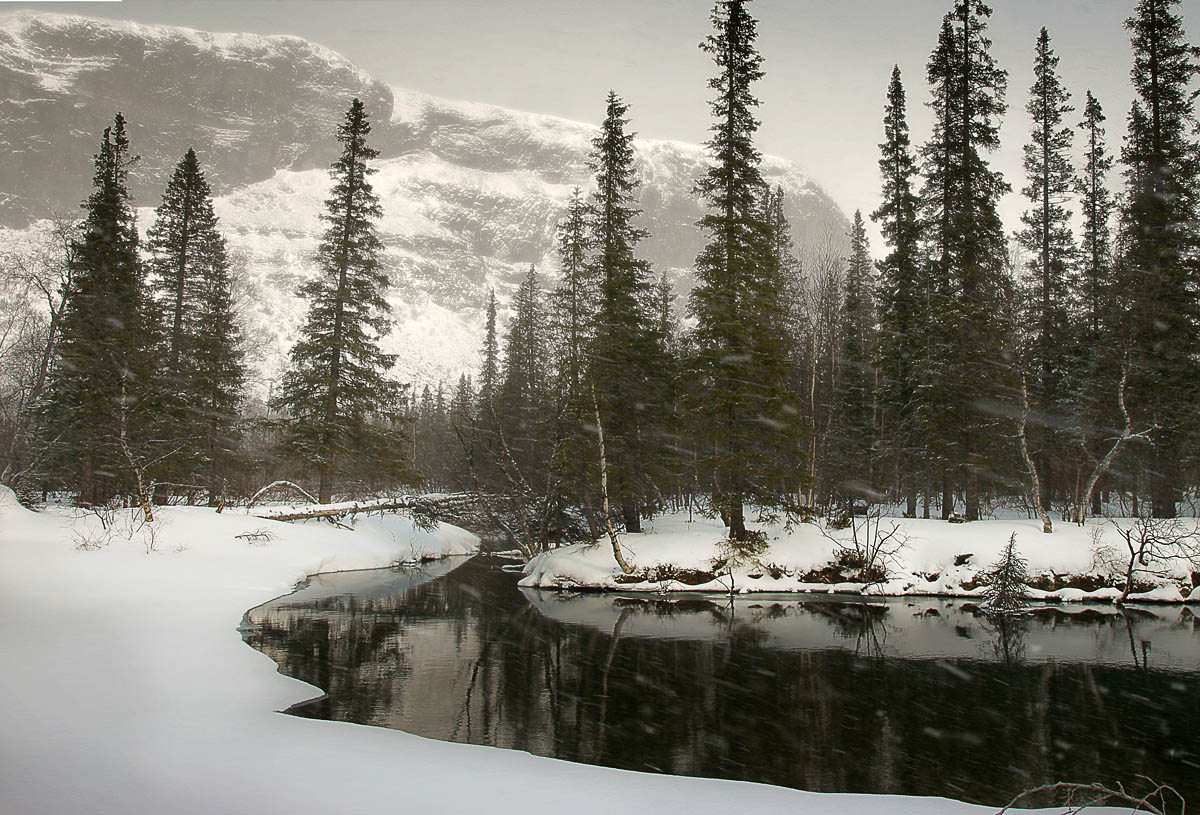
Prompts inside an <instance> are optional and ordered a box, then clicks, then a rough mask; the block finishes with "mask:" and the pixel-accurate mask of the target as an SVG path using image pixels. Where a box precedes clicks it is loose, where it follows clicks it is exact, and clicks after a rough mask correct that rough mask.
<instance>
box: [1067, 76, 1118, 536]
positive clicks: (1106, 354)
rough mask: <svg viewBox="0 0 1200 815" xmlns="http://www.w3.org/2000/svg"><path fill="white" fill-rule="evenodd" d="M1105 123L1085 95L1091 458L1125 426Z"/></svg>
mask: <svg viewBox="0 0 1200 815" xmlns="http://www.w3.org/2000/svg"><path fill="white" fill-rule="evenodd" d="M1104 121H1105V117H1104V111H1103V110H1102V109H1101V107H1100V103H1099V102H1098V101H1097V100H1096V98H1095V97H1094V96H1093V95H1092V92H1091V91H1088V93H1087V101H1086V102H1085V104H1084V108H1083V121H1082V122H1080V123H1079V129H1080V130H1082V131H1083V134H1084V139H1085V143H1086V148H1085V151H1084V164H1083V168H1082V170H1081V172H1080V174H1079V177H1078V178H1077V179H1076V182H1075V193H1076V195H1077V196H1078V198H1079V201H1080V208H1081V210H1082V212H1083V234H1082V241H1081V246H1080V252H1079V256H1078V262H1079V271H1078V277H1079V280H1080V294H1081V299H1082V302H1081V304H1080V306H1081V308H1080V309H1079V311H1080V317H1081V319H1080V325H1079V329H1078V335H1079V347H1080V364H1079V368H1080V371H1081V375H1080V377H1079V382H1078V383H1077V389H1076V403H1077V418H1078V424H1079V430H1078V432H1079V435H1080V437H1081V438H1082V439H1083V442H1084V444H1086V445H1088V448H1089V449H1091V450H1092V451H1093V455H1094V457H1097V458H1099V457H1102V456H1103V451H1101V452H1099V454H1098V455H1096V453H1097V449H1101V448H1102V450H1107V445H1106V444H1105V441H1106V440H1107V439H1109V437H1110V436H1111V433H1110V432H1109V431H1108V430H1107V429H1106V428H1111V427H1120V426H1121V425H1123V424H1124V421H1125V419H1124V417H1123V416H1122V415H1121V414H1120V412H1119V409H1118V407H1119V401H1118V393H1117V392H1118V390H1119V389H1120V387H1121V386H1120V380H1121V370H1122V368H1123V367H1124V365H1125V360H1124V352H1123V349H1122V341H1121V330H1120V319H1119V318H1120V314H1119V312H1118V310H1117V307H1116V299H1115V298H1116V296H1117V288H1116V282H1115V279H1114V275H1115V271H1116V270H1115V264H1114V262H1113V246H1112V230H1111V221H1112V214H1113V212H1114V210H1115V204H1114V202H1113V197H1112V193H1111V192H1110V191H1109V189H1108V174H1109V172H1110V171H1111V170H1112V166H1113V159H1112V157H1111V156H1110V155H1109V153H1108V148H1107V145H1106V143H1105V138H1104V135H1105V129H1104ZM1092 494H1093V502H1094V503H1093V506H1092V510H1093V513H1094V514H1099V513H1100V491H1099V490H1096V491H1094V492H1093V493H1092Z"/></svg>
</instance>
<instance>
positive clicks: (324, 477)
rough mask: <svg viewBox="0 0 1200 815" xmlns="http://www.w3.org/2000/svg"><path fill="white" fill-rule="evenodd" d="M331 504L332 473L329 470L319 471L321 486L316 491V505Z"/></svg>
mask: <svg viewBox="0 0 1200 815" xmlns="http://www.w3.org/2000/svg"><path fill="white" fill-rule="evenodd" d="M332 502H333V473H331V472H329V470H321V484H320V487H319V489H318V490H317V503H319V504H329V503H332Z"/></svg>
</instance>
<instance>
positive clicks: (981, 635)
mask: <svg viewBox="0 0 1200 815" xmlns="http://www.w3.org/2000/svg"><path fill="white" fill-rule="evenodd" d="M516 580H517V578H516V576H515V575H513V574H511V573H508V572H504V571H502V570H500V568H499V565H498V562H497V561H488V560H486V559H484V558H475V559H472V560H468V561H467V562H465V563H464V562H463V561H462V560H461V559H460V560H456V561H445V562H442V563H437V564H432V565H431V566H429V567H427V568H425V569H424V570H423V571H415V572H413V571H409V572H404V571H392V570H380V571H372V572H349V573H342V574H335V575H326V576H321V577H318V578H314V580H313V581H312V583H311V584H310V585H309V586H307V587H306V588H304V589H302V590H301V591H299V592H297V593H296V594H293V595H289V596H287V597H283V598H280V599H278V600H275V601H272V602H271V603H268V604H266V605H264V606H261V607H259V608H257V609H254V610H252V611H251V612H249V613H248V615H247V621H246V629H245V631H244V636H245V638H246V641H247V642H248V643H250V644H251V645H252V646H254V647H255V648H257V649H259V650H261V651H263V652H265V653H266V654H268V655H270V656H271V657H272V658H273V659H274V660H275V661H276V662H278V663H279V666H280V670H281V671H282V672H283V673H285V674H287V675H289V676H294V677H296V678H298V679H302V680H304V681H306V682H309V683H311V684H313V685H316V686H317V687H320V688H322V689H323V690H325V691H326V694H327V695H326V696H324V697H322V698H320V699H317V700H313V701H311V702H307V703H303V704H300V705H297V706H296V707H295V708H293V709H292V711H291V712H293V713H296V714H298V715H302V716H310V717H314V718H326V719H337V720H342V721H350V722H358V723H360V724H371V725H378V726H381V727H392V728H396V729H399V730H405V731H408V732H411V733H417V734H419V735H422V736H428V737H432V738H437V739H443V740H447V741H457V742H469V743H471V744H488V745H494V746H498V747H508V748H515V749H521V750H528V751H529V752H531V753H536V754H539V755H546V756H554V757H557V758H562V759H568V760H571V761H581V762H588V763H593V764H603V765H608V766H612V767H622V768H626V769H632V770H648V771H654V772H666V773H675V774H679V775H700V776H712V777H719V778H733V779H744V780H750V781H761V782H766V783H770V784H780V785H784V786H790V787H798V788H801V789H807V790H819V791H828V792H873V793H904V794H911V795H943V796H947V797H951V798H957V799H960V800H965V801H972V802H977V803H984V804H989V805H995V806H998V805H1002V804H1004V803H1007V802H1008V800H1009V799H1010V798H1011V797H1012V796H1013V795H1015V794H1016V793H1017V792H1019V791H1020V790H1022V789H1025V788H1027V787H1030V786H1034V785H1037V784H1041V783H1046V782H1050V781H1056V780H1071V781H1086V782H1090V781H1104V782H1108V783H1110V784H1113V783H1116V782H1123V783H1125V784H1126V786H1129V785H1134V786H1136V785H1137V784H1138V782H1137V781H1136V779H1135V776H1137V775H1139V774H1141V775H1145V776H1149V777H1151V778H1154V779H1156V780H1158V781H1160V782H1163V783H1168V784H1171V785H1173V786H1175V787H1176V789H1178V790H1179V791H1180V792H1181V793H1183V794H1184V795H1186V796H1188V797H1190V798H1192V800H1193V801H1196V802H1198V803H1200V622H1198V619H1197V618H1196V617H1194V616H1193V614H1192V612H1191V611H1190V610H1188V609H1183V608H1178V607H1161V608H1155V609H1141V610H1128V611H1126V612H1124V613H1117V612H1116V611H1115V610H1114V609H1112V608H1106V607H1099V606H1095V607H1078V606H1076V607H1073V608H1065V607H1064V608H1063V609H1061V610H1046V611H1042V612H1038V613H1036V614H1034V615H1031V616H1030V617H1029V618H1027V619H1026V620H1024V621H1023V622H1021V623H1019V624H1014V625H1011V626H1005V627H1003V628H1001V627H998V626H997V625H995V624H993V623H992V622H990V621H988V620H987V619H986V618H984V617H982V616H981V615H979V614H978V613H977V612H976V611H974V610H973V609H972V607H970V606H969V605H967V606H965V607H964V606H963V605H962V604H957V603H954V602H950V601H938V600H888V601H878V602H872V603H870V604H864V603H858V602H846V601H845V600H839V599H835V598H829V597H820V596H817V595H812V596H799V597H796V596H776V597H774V598H740V599H738V600H737V601H736V602H734V603H733V604H730V603H729V601H728V600H727V598H722V597H708V598H701V597H683V598H664V597H644V596H620V595H612V594H607V595H596V594H588V595H563V594H560V593H551V592H540V591H536V590H522V589H519V588H517V586H516Z"/></svg>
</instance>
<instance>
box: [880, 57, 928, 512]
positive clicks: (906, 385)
mask: <svg viewBox="0 0 1200 815" xmlns="http://www.w3.org/2000/svg"><path fill="white" fill-rule="evenodd" d="M906 104H907V103H906V101H905V94H904V85H903V83H902V81H901V78H900V68H899V66H896V67H894V68H893V69H892V78H891V82H890V83H889V85H888V92H887V103H886V104H885V106H884V116H883V137H884V138H883V142H882V143H881V144H880V145H879V149H880V151H881V156H880V159H879V174H880V176H881V177H882V178H883V196H882V197H883V201H882V203H881V204H880V205H879V208H878V209H877V210H875V212H873V213H871V217H872V218H873V219H874V220H875V221H876V222H878V224H879V229H880V232H881V233H882V234H883V239H884V241H885V242H886V243H887V245H888V248H889V252H888V254H887V256H886V257H885V258H884V259H883V260H882V261H880V262H879V288H878V310H879V349H878V370H879V406H880V432H881V446H880V451H879V452H880V462H881V465H882V466H883V467H885V468H886V469H887V470H888V471H889V473H890V474H891V479H892V481H893V482H894V483H895V484H896V486H897V488H898V491H899V494H901V495H903V496H904V498H905V500H906V502H907V513H908V514H909V515H915V514H916V511H917V489H918V485H919V483H920V480H919V479H920V476H921V458H922V455H921V450H922V436H921V432H920V429H921V418H922V411H921V409H920V405H919V402H918V400H919V399H920V397H921V396H922V394H923V391H922V390H921V389H919V388H918V381H919V371H920V370H921V368H922V365H921V362H922V359H923V355H924V354H925V353H926V351H927V348H926V344H925V342H924V339H923V336H924V334H925V332H926V331H927V330H928V329H929V327H930V322H931V319H932V318H931V315H930V314H929V313H928V307H929V295H930V291H929V290H928V288H927V287H926V285H925V279H924V277H923V275H922V260H921V251H920V244H921V225H920V222H919V220H918V214H919V206H920V203H919V200H918V198H917V195H916V176H917V165H916V158H915V157H914V156H913V153H912V146H911V141H910V139H909V131H908V117H907V113H906Z"/></svg>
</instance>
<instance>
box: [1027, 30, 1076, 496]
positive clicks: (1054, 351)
mask: <svg viewBox="0 0 1200 815" xmlns="http://www.w3.org/2000/svg"><path fill="white" fill-rule="evenodd" d="M1033 75H1034V82H1033V86H1032V87H1030V89H1029V103H1028V104H1027V105H1026V107H1025V109H1026V111H1027V112H1028V113H1029V116H1030V119H1031V121H1032V124H1033V128H1032V130H1031V131H1030V140H1029V141H1028V142H1027V143H1026V144H1025V163H1024V166H1025V177H1026V186H1025V187H1024V188H1023V189H1022V190H1021V192H1022V194H1023V195H1024V196H1025V198H1026V200H1028V202H1029V204H1030V206H1029V208H1028V209H1027V210H1026V211H1025V213H1024V215H1022V217H1021V223H1022V225H1023V227H1024V228H1023V229H1022V230H1021V231H1019V232H1018V233H1017V241H1018V243H1019V244H1020V246H1021V247H1022V248H1023V249H1025V250H1026V251H1027V252H1028V253H1029V258H1028V261H1027V264H1026V269H1025V271H1026V279H1025V286H1024V288H1025V291H1026V296H1025V298H1024V311H1025V320H1024V323H1025V325H1026V326H1027V330H1026V337H1024V338H1023V342H1022V345H1023V346H1024V348H1023V354H1022V356H1023V357H1024V361H1023V367H1024V368H1026V369H1027V370H1026V372H1025V375H1026V379H1027V383H1028V390H1029V398H1030V402H1031V407H1032V408H1033V409H1034V410H1035V411H1038V413H1039V415H1043V416H1055V417H1058V418H1057V419H1056V420H1055V421H1053V422H1049V423H1042V424H1041V426H1038V427H1029V428H1027V430H1026V433H1027V434H1028V436H1029V441H1030V445H1031V446H1032V447H1033V448H1034V449H1033V451H1032V452H1031V455H1032V456H1033V460H1034V461H1035V462H1036V464H1037V468H1038V470H1039V479H1038V480H1039V484H1040V487H1041V489H1042V492H1043V495H1042V503H1043V505H1046V506H1048V505H1049V501H1050V497H1051V495H1050V493H1051V491H1052V490H1054V489H1055V488H1056V487H1062V486H1064V485H1065V484H1066V483H1069V479H1070V477H1071V476H1072V475H1073V473H1070V472H1067V471H1066V465H1067V464H1068V459H1071V458H1074V457H1075V456H1074V451H1075V449H1077V445H1076V439H1075V438H1073V437H1068V435H1066V434H1065V433H1064V432H1063V430H1062V428H1065V427H1066V426H1067V424H1068V422H1067V417H1068V416H1070V415H1071V414H1073V413H1074V401H1075V400H1074V394H1075V391H1076V381H1075V380H1076V377H1077V376H1078V375H1079V365H1078V359H1079V345H1078V341H1077V339H1078V338H1077V337H1076V336H1075V332H1074V329H1073V327H1072V322H1073V320H1072V317H1073V316H1075V315H1074V314H1073V313H1072V312H1073V311H1076V313H1077V310H1075V309H1073V308H1072V306H1073V301H1074V300H1075V298H1076V291H1077V286H1076V285H1075V281H1074V280H1073V279H1072V276H1073V273H1074V269H1075V251H1076V250H1075V240H1074V237H1073V236H1072V234H1071V211H1070V210H1069V209H1068V207H1067V202H1068V197H1069V196H1070V194H1071V191H1072V188H1073V186H1074V180H1075V171H1074V169H1073V168H1072V167H1071V159H1070V155H1069V153H1070V149H1071V143H1072V140H1073V137H1074V131H1073V129H1072V128H1071V127H1070V126H1069V125H1066V124H1064V119H1065V117H1066V116H1067V114H1069V113H1071V112H1072V111H1073V110H1074V108H1073V107H1071V106H1070V105H1069V104H1068V100H1069V99H1070V94H1069V93H1067V90H1066V89H1065V88H1064V87H1063V84H1062V80H1061V79H1060V78H1059V76H1058V56H1057V55H1055V53H1054V50H1053V49H1052V48H1051V47H1050V34H1049V32H1048V31H1047V30H1046V29H1045V28H1042V30H1041V32H1040V33H1039V34H1038V38H1037V43H1036V46H1035V54H1034V62H1033ZM1056 428H1057V429H1056Z"/></svg>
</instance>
